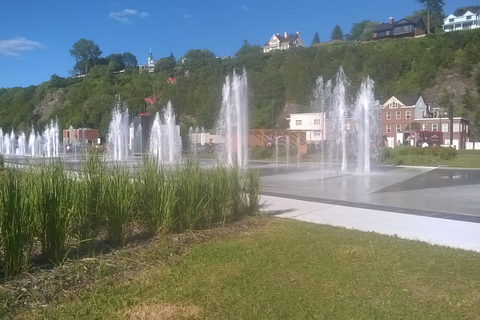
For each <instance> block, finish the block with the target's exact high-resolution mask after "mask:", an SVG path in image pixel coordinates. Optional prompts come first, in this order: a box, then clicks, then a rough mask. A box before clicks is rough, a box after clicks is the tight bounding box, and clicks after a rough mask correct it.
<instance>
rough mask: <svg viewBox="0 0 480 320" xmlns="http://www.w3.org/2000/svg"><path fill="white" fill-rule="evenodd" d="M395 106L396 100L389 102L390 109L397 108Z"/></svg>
mask: <svg viewBox="0 0 480 320" xmlns="http://www.w3.org/2000/svg"><path fill="white" fill-rule="evenodd" d="M397 108H398V104H397V102H396V101H392V102H390V109H397Z"/></svg>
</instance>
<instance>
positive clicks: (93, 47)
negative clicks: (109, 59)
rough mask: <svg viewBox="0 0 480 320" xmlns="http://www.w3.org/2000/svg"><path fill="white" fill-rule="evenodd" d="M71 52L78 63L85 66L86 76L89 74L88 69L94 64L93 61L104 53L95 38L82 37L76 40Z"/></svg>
mask: <svg viewBox="0 0 480 320" xmlns="http://www.w3.org/2000/svg"><path fill="white" fill-rule="evenodd" d="M70 54H71V55H72V57H74V58H75V61H77V63H82V64H83V66H84V71H85V76H86V77H87V76H88V70H89V69H90V67H91V66H92V65H93V61H94V60H95V59H98V58H99V57H100V55H101V54H102V51H100V48H99V47H98V45H97V44H95V42H93V40H86V39H83V38H82V39H80V40H78V41H77V42H75V43H74V44H73V46H72V49H70Z"/></svg>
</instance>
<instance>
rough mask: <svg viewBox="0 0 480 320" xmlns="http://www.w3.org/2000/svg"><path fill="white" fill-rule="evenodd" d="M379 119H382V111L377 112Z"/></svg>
mask: <svg viewBox="0 0 480 320" xmlns="http://www.w3.org/2000/svg"><path fill="white" fill-rule="evenodd" d="M377 120H382V111H378V112H377Z"/></svg>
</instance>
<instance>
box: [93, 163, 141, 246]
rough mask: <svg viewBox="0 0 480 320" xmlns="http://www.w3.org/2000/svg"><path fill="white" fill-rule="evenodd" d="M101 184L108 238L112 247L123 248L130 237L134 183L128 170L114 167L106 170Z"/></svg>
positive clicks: (117, 166) (118, 166) (132, 218)
mask: <svg viewBox="0 0 480 320" xmlns="http://www.w3.org/2000/svg"><path fill="white" fill-rule="evenodd" d="M106 173H107V174H106V176H105V177H104V179H103V183H102V199H103V203H102V205H101V206H102V211H103V214H104V215H105V217H106V221H107V226H106V227H107V231H108V238H109V240H110V242H111V243H112V244H113V245H116V246H124V245H125V244H126V242H127V240H128V237H129V236H130V235H131V231H132V230H131V227H132V222H133V220H134V217H135V216H134V213H133V209H134V200H135V185H136V184H135V182H134V181H133V180H132V179H131V178H130V176H129V172H128V169H127V168H126V167H124V166H120V165H116V166H114V167H113V169H111V170H107V172H106Z"/></svg>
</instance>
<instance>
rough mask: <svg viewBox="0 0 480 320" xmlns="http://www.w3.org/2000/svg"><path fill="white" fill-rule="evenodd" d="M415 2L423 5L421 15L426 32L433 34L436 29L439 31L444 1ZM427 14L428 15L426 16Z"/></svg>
mask: <svg viewBox="0 0 480 320" xmlns="http://www.w3.org/2000/svg"><path fill="white" fill-rule="evenodd" d="M416 2H418V3H420V4H423V5H424V7H425V10H423V13H422V14H421V16H422V18H423V21H424V23H425V27H426V28H427V30H428V32H432V31H433V32H435V31H436V30H437V29H440V30H441V26H442V25H443V19H444V18H445V14H444V13H443V6H444V5H445V1H444V0H416ZM426 13H428V14H426Z"/></svg>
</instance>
